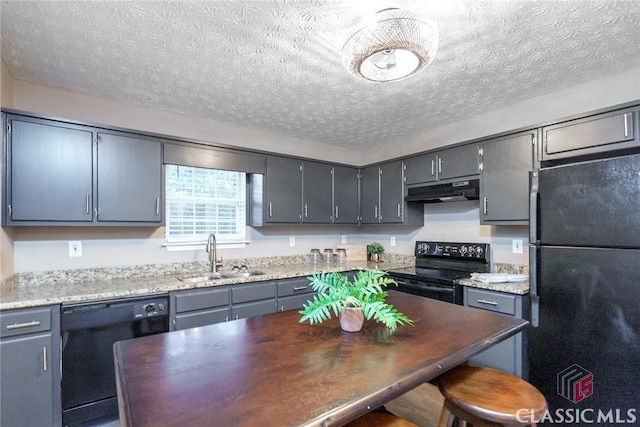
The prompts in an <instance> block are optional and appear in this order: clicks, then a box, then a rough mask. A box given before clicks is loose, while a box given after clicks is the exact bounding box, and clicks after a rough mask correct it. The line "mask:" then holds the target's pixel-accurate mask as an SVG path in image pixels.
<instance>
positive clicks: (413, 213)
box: [360, 160, 424, 225]
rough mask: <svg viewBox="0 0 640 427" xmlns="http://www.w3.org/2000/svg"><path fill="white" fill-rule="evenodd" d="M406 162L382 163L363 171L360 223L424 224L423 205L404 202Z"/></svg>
mask: <svg viewBox="0 0 640 427" xmlns="http://www.w3.org/2000/svg"><path fill="white" fill-rule="evenodd" d="M403 172H404V164H403V162H402V161H399V160H398V161H393V162H387V163H383V164H380V165H377V166H371V167H368V168H364V169H362V170H361V180H360V195H361V211H360V216H361V223H362V224H404V225H421V224H423V223H424V208H423V206H422V205H418V204H407V203H405V201H404V196H405V188H404V174H403Z"/></svg>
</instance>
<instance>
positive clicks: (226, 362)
mask: <svg viewBox="0 0 640 427" xmlns="http://www.w3.org/2000/svg"><path fill="white" fill-rule="evenodd" d="M387 301H388V302H389V303H391V304H393V305H394V306H395V307H396V308H397V309H398V310H399V311H401V312H403V313H404V314H406V315H407V316H409V318H411V319H413V321H414V325H413V326H410V325H403V326H400V327H399V328H397V329H396V330H395V331H390V330H389V329H387V328H385V327H384V326H383V325H381V324H378V323H375V322H374V321H373V320H368V321H366V322H365V326H364V329H363V330H362V331H360V332H355V333H352V332H344V331H342V330H341V329H340V325H339V323H338V320H337V319H331V320H329V321H325V322H324V323H321V324H316V325H310V324H309V323H304V324H301V323H299V319H300V317H301V316H300V314H299V313H298V312H297V311H295V310H291V311H286V312H281V313H274V314H269V315H265V316H258V317H252V318H248V319H241V320H235V321H231V322H226V323H220V324H214V325H210V326H204V327H199V328H193V329H186V330H182V331H176V332H169V333H163V334H158V335H151V336H146V337H141V338H135V339H132V340H126V341H119V342H117V343H115V345H114V358H115V365H116V377H117V386H118V403H119V410H120V422H121V425H126V426H136V427H139V426H182V427H184V426H219V427H232V426H242V427H249V426H340V425H343V424H345V423H347V422H349V421H351V420H353V419H356V418H358V417H359V416H361V415H363V414H365V413H367V412H368V411H371V410H373V409H375V408H377V407H380V406H381V405H384V403H385V402H388V401H389V400H391V399H394V398H395V397H397V396H399V395H401V394H403V393H405V392H407V391H409V390H411V389H413V388H414V387H416V386H418V385H420V384H422V383H424V382H426V381H429V380H432V379H434V378H436V377H437V376H438V375H440V374H441V373H444V372H445V371H447V370H449V369H450V368H452V367H454V366H456V365H459V364H461V363H463V362H465V361H466V360H468V359H469V357H470V356H472V355H474V354H475V353H478V352H480V351H482V350H484V349H486V348H488V347H490V346H492V345H493V344H495V343H497V342H499V341H502V340H504V339H506V338H508V337H510V336H512V335H513V334H516V333H518V332H519V331H522V330H523V329H524V328H525V327H526V326H527V324H528V322H527V321H526V320H522V319H518V318H515V317H511V316H506V315H501V314H496V313H491V312H488V311H484V310H477V309H472V308H467V307H463V306H458V305H454V304H449V303H445V302H441V301H436V300H432V299H428V298H423V297H419V296H414V295H410V294H404V293H400V292H397V291H389V297H388V299H387Z"/></svg>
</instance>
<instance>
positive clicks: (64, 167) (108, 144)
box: [3, 115, 163, 226]
mask: <svg viewBox="0 0 640 427" xmlns="http://www.w3.org/2000/svg"><path fill="white" fill-rule="evenodd" d="M5 120H6V127H5V132H6V137H7V138H6V141H7V142H8V143H7V151H6V153H7V154H6V171H5V173H6V174H5V177H6V179H5V182H4V183H3V184H4V185H5V187H4V188H5V189H6V191H5V195H4V198H3V203H4V208H5V212H6V215H5V216H3V220H4V221H5V224H6V225H98V224H99V225H154V226H158V225H161V224H162V218H163V215H162V142H161V141H160V140H158V139H152V138H144V137H139V136H136V135H133V134H127V133H115V132H114V133H106V132H102V131H99V130H98V129H96V128H92V127H88V126H81V125H74V124H70V123H64V122H60V121H54V120H45V119H38V118H32V117H24V116H19V115H6V117H5Z"/></svg>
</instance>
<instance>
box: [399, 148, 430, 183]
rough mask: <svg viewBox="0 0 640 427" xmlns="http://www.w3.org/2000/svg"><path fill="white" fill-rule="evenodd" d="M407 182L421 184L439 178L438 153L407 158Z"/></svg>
mask: <svg viewBox="0 0 640 427" xmlns="http://www.w3.org/2000/svg"><path fill="white" fill-rule="evenodd" d="M404 163H405V183H406V184H420V183H428V182H434V181H437V180H438V172H437V168H436V165H437V164H438V155H437V154H436V153H427V154H420V155H417V156H414V157H410V158H408V159H405V161H404Z"/></svg>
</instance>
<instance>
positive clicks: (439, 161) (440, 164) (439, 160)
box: [438, 157, 442, 173]
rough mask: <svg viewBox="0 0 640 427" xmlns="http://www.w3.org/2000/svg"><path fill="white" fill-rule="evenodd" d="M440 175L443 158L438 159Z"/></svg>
mask: <svg viewBox="0 0 640 427" xmlns="http://www.w3.org/2000/svg"><path fill="white" fill-rule="evenodd" d="M438 173H442V157H438Z"/></svg>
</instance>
